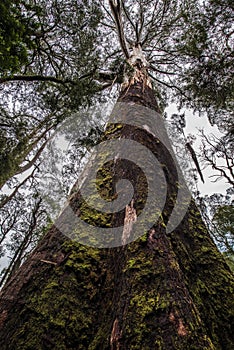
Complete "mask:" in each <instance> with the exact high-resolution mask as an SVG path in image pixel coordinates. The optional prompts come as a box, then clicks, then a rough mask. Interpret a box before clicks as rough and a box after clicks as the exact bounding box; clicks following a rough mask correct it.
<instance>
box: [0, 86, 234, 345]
mask: <svg viewBox="0 0 234 350" xmlns="http://www.w3.org/2000/svg"><path fill="white" fill-rule="evenodd" d="M120 102H124V103H126V106H127V105H128V103H129V102H130V103H131V104H139V105H143V106H146V107H148V108H152V109H154V110H156V111H157V112H158V107H157V104H156V101H155V99H154V95H153V92H152V90H151V89H150V88H149V87H148V86H144V85H143V84H142V83H140V82H135V83H133V84H132V85H130V86H129V87H128V88H126V90H125V91H123V92H122V94H121V96H120ZM126 108H127V107H126ZM130 129H131V128H130V127H129V126H128V125H122V126H121V127H119V126H118V127H113V124H112V128H110V127H109V129H108V128H107V132H106V134H105V137H107V138H108V137H117V138H119V137H127V138H129V137H130V138H132V139H134V138H135V140H136V141H137V140H139V141H140V139H141V138H143V139H144V142H145V143H146V144H147V147H149V148H150V147H153V148H152V149H154V148H155V149H156V150H157V155H158V156H159V157H160V162H161V163H163V164H164V168H165V176H166V177H167V185H168V195H167V199H166V204H165V207H164V211H163V213H162V215H161V217H160V220H158V222H157V223H155V224H154V225H153V227H152V228H151V229H150V230H149V231H148V232H147V233H142V236H141V237H140V238H138V239H137V240H136V241H134V242H132V243H129V244H128V245H125V246H122V247H117V248H105V249H98V248H91V247H87V246H84V245H81V244H79V243H76V242H74V241H72V240H69V239H68V238H67V237H65V236H63V235H62V234H61V233H60V232H59V230H58V229H57V228H56V227H55V226H53V227H52V228H51V229H50V231H49V232H48V233H47V235H46V236H45V238H44V239H43V240H42V241H41V242H40V244H39V245H38V247H37V248H36V250H35V251H34V252H33V253H32V254H31V256H30V257H29V259H28V260H27V261H26V262H25V263H24V264H23V265H22V267H21V268H20V269H19V271H18V272H17V273H16V274H15V276H14V277H13V278H12V279H11V281H9V282H8V283H7V285H6V286H5V288H4V289H3V291H2V293H1V303H0V348H1V349H8V350H11V349H12V350H13V349H25V350H26V349H27V350H28V349H38V350H39V349H88V350H99V349H103V350H107V349H112V350H114V349H116V350H117V349H126V350H128V349H129V350H130V349H131V350H133V349H136V350H137V349H139V350H140V349H144V350H147V349H158V350H159V349H160V350H171V349H183V350H186V349H188V350H191V349H194V350H195V349H201V350H204V349H207V350H208V349H209V350H211V349H217V350H221V349H223V350H231V349H233V347H234V343H233V338H232V336H233V334H232V325H233V289H232V287H233V276H232V274H231V271H230V269H229V268H228V266H227V265H226V263H225V261H224V259H223V257H222V255H221V254H220V253H219V252H218V250H217V248H216V246H215V245H214V243H213V241H212V239H211V238H210V236H209V234H208V232H207V230H206V228H205V225H204V223H203V222H202V219H201V216H200V213H199V211H198V209H197V208H196V205H195V204H194V202H193V201H191V203H190V206H189V208H188V210H187V213H186V215H185V216H184V218H183V219H182V221H181V223H180V224H179V226H178V227H177V228H176V229H174V231H173V232H172V233H170V234H168V233H166V229H165V227H166V224H167V221H168V219H169V216H170V213H171V211H172V206H173V196H172V195H173V193H174V194H176V181H177V175H176V173H174V170H173V168H171V166H172V165H171V160H170V158H168V154H167V153H166V150H165V149H164V148H163V146H162V145H161V144H160V142H157V140H156V139H155V145H153V146H152V145H151V144H152V140H151V139H150V137H149V135H148V134H147V133H146V132H145V131H144V130H140V129H139V128H137V127H136V128H135V129H134V132H132V129H131V130H130ZM147 137H149V139H147ZM147 142H148V143H147ZM137 171H138V170H137V169H135V171H134V173H131V170H130V169H126V172H127V175H128V177H129V176H132V177H134V176H136V173H137ZM122 175H124V176H125V175H126V173H123V174H122ZM134 189H135V190H136V191H137V192H138V193H137V194H136V195H135V194H134V195H135V196H136V198H135V199H136V202H137V199H139V197H140V196H139V193H140V191H141V187H140V186H136V188H134ZM80 205H81V202H80V197H79V194H74V195H73V196H72V199H71V206H72V207H73V209H76V210H78V209H79V206H80ZM137 209H139V208H137V207H136V210H137ZM139 210H141V208H140V209H139ZM122 214H123V213H122ZM122 214H121V215H122ZM121 215H120V216H121ZM122 216H123V215H122ZM123 219H124V218H123V217H121V218H120V219H118V218H117V217H114V224H115V225H116V224H117V221H118V220H120V221H121V220H123ZM112 220H113V218H112ZM112 223H113V222H112Z"/></svg>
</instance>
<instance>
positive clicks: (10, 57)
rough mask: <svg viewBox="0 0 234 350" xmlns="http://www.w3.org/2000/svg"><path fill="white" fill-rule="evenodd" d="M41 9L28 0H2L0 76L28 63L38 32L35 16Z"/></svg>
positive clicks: (0, 10) (0, 9)
mask: <svg viewBox="0 0 234 350" xmlns="http://www.w3.org/2000/svg"><path fill="white" fill-rule="evenodd" d="M26 11H27V12H28V15H27V16H26V15H25V12H26ZM40 11H41V9H40V7H39V6H36V5H34V6H33V5H30V4H29V3H26V2H20V3H19V1H16V0H14V1H9V0H2V1H1V3H0V77H1V76H4V75H5V74H12V73H15V72H17V71H19V69H20V68H21V67H22V66H24V65H25V64H27V63H28V55H29V51H30V50H32V49H33V47H34V45H35V37H36V32H37V28H38V27H39V24H38V23H37V21H36V19H35V16H36V14H37V13H40ZM29 13H30V16H29Z"/></svg>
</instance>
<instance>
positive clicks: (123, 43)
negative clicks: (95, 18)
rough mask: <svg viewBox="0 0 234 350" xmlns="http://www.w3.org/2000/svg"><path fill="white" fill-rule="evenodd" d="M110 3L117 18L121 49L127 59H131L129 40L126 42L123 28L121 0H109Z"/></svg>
mask: <svg viewBox="0 0 234 350" xmlns="http://www.w3.org/2000/svg"><path fill="white" fill-rule="evenodd" d="M109 4H110V8H111V11H112V13H113V16H114V19H115V23H116V27H117V32H118V37H119V43H120V46H121V49H122V51H123V53H124V55H125V57H126V59H129V58H130V54H129V50H128V46H127V42H126V38H125V34H124V30H123V23H122V19H121V13H120V0H116V3H115V2H114V0H109Z"/></svg>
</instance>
